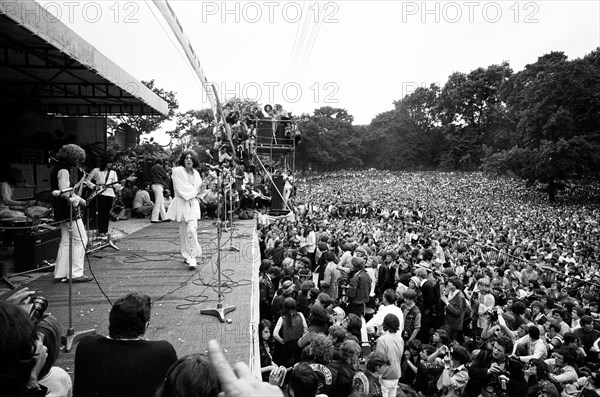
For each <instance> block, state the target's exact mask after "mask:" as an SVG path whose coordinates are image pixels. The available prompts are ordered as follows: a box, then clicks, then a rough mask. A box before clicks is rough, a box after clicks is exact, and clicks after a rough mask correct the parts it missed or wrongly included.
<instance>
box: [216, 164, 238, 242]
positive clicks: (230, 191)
mask: <svg viewBox="0 0 600 397" xmlns="http://www.w3.org/2000/svg"><path fill="white" fill-rule="evenodd" d="M231 179H232V174H229V183H228V185H229V247H225V248H222V249H223V251H232V252H240V250H239V248H237V247H234V246H233V183H232V180H231ZM223 200H224V201H225V205H224V207H225V208H226V209H227V201H226V200H225V195H223ZM220 246H221V245H220V244H219V247H220Z"/></svg>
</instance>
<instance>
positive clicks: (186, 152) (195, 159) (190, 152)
mask: <svg viewBox="0 0 600 397" xmlns="http://www.w3.org/2000/svg"><path fill="white" fill-rule="evenodd" d="M187 155H191V156H192V164H193V167H194V168H198V167H200V161H198V155H197V154H196V152H194V151H193V150H184V151H183V153H181V156H179V161H178V162H177V165H179V166H181V167H184V166H185V158H186V156H187Z"/></svg>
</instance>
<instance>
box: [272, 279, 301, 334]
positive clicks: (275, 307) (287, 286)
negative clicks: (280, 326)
mask: <svg viewBox="0 0 600 397" xmlns="http://www.w3.org/2000/svg"><path fill="white" fill-rule="evenodd" d="M295 290H296V287H295V284H294V279H293V278H292V277H291V276H283V277H282V278H281V282H280V288H279V289H278V290H277V295H276V296H275V298H273V303H271V314H272V316H273V322H274V323H277V320H278V319H279V317H280V316H281V311H282V308H283V302H284V301H285V299H286V298H294V299H295V298H296V294H295Z"/></svg>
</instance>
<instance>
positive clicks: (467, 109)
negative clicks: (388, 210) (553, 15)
mask: <svg viewBox="0 0 600 397" xmlns="http://www.w3.org/2000/svg"><path fill="white" fill-rule="evenodd" d="M300 128H301V131H302V134H303V139H302V144H301V145H300V146H299V147H298V151H297V156H296V164H297V168H298V167H299V168H300V169H307V168H308V167H309V166H310V167H311V168H312V169H313V170H335V169H344V168H371V167H375V168H378V169H389V170H410V169H438V170H440V169H441V170H469V171H472V170H485V171H492V172H509V173H513V174H515V175H517V176H520V177H522V178H524V179H527V180H528V181H530V182H534V181H537V182H541V183H544V184H547V186H548V189H549V193H552V194H551V198H552V195H553V192H552V191H556V190H557V189H560V187H561V185H560V183H561V182H560V181H565V180H582V179H586V178H598V174H599V173H598V171H600V48H597V49H595V50H594V51H593V52H591V53H590V54H588V55H586V56H585V57H583V58H581V59H579V58H578V59H574V60H569V59H567V57H566V56H565V55H564V53H562V52H552V53H550V54H547V55H544V56H542V57H540V58H539V59H538V60H537V62H535V63H533V64H530V65H527V66H526V67H525V68H524V69H523V70H522V71H519V72H517V73H515V72H514V71H513V70H512V69H511V68H510V66H509V64H508V62H504V63H502V64H500V65H491V66H488V67H486V68H483V67H481V68H478V69H475V70H473V71H471V72H469V73H461V72H456V73H453V74H452V75H451V76H449V78H448V81H447V82H446V83H445V85H444V86H443V87H439V86H437V85H431V86H430V87H426V88H418V89H416V90H415V91H414V92H413V93H412V94H410V95H407V96H405V97H404V98H402V99H400V100H398V101H396V102H394V109H393V110H390V111H387V112H384V113H381V114H379V115H378V116H377V117H375V118H374V119H373V120H372V121H371V123H370V124H369V125H366V126H355V125H353V117H352V116H351V115H350V114H348V112H347V111H346V110H344V109H337V108H331V107H323V108H320V109H317V110H315V112H314V114H313V115H307V114H304V115H303V116H302V117H301V124H300Z"/></svg>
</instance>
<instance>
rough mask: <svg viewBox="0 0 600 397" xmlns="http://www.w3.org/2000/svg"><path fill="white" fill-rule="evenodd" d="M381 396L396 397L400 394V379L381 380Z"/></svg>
mask: <svg viewBox="0 0 600 397" xmlns="http://www.w3.org/2000/svg"><path fill="white" fill-rule="evenodd" d="M379 384H380V385H381V395H382V396H383V397H388V396H389V397H396V393H397V392H398V379H380V381H379Z"/></svg>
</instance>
